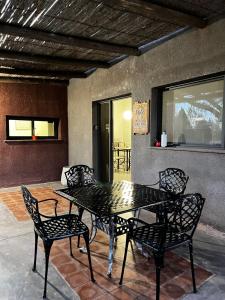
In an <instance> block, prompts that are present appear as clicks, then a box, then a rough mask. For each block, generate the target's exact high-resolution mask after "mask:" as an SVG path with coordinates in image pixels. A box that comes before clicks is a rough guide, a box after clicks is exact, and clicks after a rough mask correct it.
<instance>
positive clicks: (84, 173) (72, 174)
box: [65, 165, 96, 187]
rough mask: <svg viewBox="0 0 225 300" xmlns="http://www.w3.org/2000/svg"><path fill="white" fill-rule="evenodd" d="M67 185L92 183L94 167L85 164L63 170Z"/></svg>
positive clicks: (76, 185) (77, 185)
mask: <svg viewBox="0 0 225 300" xmlns="http://www.w3.org/2000/svg"><path fill="white" fill-rule="evenodd" d="M65 176H66V180H67V185H68V187H80V186H86V185H89V184H93V183H95V182H96V180H95V178H94V169H92V168H90V167H89V166H86V165H76V166H73V167H71V168H70V169H69V170H68V171H67V172H65Z"/></svg>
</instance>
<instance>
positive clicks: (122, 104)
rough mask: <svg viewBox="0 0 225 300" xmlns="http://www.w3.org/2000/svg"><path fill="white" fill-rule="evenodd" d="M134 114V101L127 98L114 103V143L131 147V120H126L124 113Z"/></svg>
mask: <svg viewBox="0 0 225 300" xmlns="http://www.w3.org/2000/svg"><path fill="white" fill-rule="evenodd" d="M125 111H130V112H132V99H131V98H125V99H122V100H115V101H113V141H114V143H117V142H121V143H124V144H125V146H127V147H131V124H132V119H131V120H125V119H124V117H123V113H124V112H125Z"/></svg>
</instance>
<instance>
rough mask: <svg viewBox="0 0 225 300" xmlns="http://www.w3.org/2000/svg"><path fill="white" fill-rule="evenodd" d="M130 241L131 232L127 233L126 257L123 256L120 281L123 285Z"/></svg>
mask: <svg viewBox="0 0 225 300" xmlns="http://www.w3.org/2000/svg"><path fill="white" fill-rule="evenodd" d="M129 241H130V238H129V234H127V238H126V245H125V251H124V257H123V266H122V271H121V276H120V282H119V284H120V285H122V283H123V274H124V269H125V265H126V260H127V249H128V244H129Z"/></svg>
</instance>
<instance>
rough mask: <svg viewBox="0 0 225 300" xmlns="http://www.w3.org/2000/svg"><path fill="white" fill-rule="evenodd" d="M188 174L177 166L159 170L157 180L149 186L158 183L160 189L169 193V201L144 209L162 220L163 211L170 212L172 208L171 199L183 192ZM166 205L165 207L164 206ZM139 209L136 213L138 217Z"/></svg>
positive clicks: (163, 216)
mask: <svg viewBox="0 0 225 300" xmlns="http://www.w3.org/2000/svg"><path fill="white" fill-rule="evenodd" d="M188 179H189V176H187V175H186V174H185V172H184V171H183V170H181V169H178V168H167V169H165V170H164V171H160V172H159V180H158V181H157V182H156V183H154V184H151V185H149V186H150V187H152V186H155V185H158V186H159V189H160V190H163V191H166V192H167V193H170V195H171V202H168V203H167V204H164V205H159V206H155V207H149V208H148V207H147V208H145V210H148V211H150V212H152V213H155V214H156V220H160V221H163V220H164V218H165V217H167V216H166V215H165V211H166V212H167V213H170V212H172V210H173V202H174V201H173V200H175V199H176V198H177V196H179V195H181V194H183V193H184V191H185V189H186V185H187V182H188ZM165 205H166V207H165ZM139 214H140V211H139V213H138V217H139Z"/></svg>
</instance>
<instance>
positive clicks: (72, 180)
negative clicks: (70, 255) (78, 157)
mask: <svg viewBox="0 0 225 300" xmlns="http://www.w3.org/2000/svg"><path fill="white" fill-rule="evenodd" d="M65 176H66V179H67V185H68V187H69V188H78V187H82V186H87V185H92V184H95V183H96V179H95V177H94V169H92V168H90V167H89V166H86V165H75V166H72V167H71V168H70V169H69V170H68V171H67V172H65ZM71 209H72V202H71V201H70V209H69V212H71ZM78 212H79V216H80V219H81V218H82V215H83V210H82V209H80V208H79V207H78ZM91 221H92V227H91V230H90V231H91V234H90V243H91V242H92V241H93V240H94V238H95V236H96V233H97V230H98V229H99V230H101V231H103V232H105V233H106V234H109V222H110V219H109V218H107V217H106V218H99V217H96V216H94V215H92V214H91ZM126 228H128V223H127V220H126V219H123V218H122V217H119V216H117V221H116V226H115V239H116V237H117V236H118V235H121V234H124V233H126V231H125V229H126ZM77 246H78V247H79V246H80V238H79V237H78V244H77Z"/></svg>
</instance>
